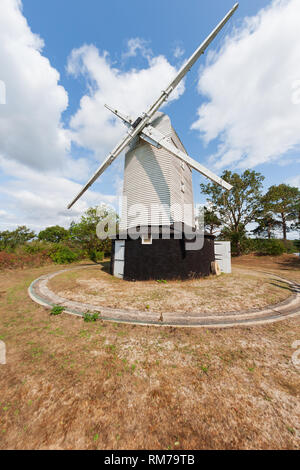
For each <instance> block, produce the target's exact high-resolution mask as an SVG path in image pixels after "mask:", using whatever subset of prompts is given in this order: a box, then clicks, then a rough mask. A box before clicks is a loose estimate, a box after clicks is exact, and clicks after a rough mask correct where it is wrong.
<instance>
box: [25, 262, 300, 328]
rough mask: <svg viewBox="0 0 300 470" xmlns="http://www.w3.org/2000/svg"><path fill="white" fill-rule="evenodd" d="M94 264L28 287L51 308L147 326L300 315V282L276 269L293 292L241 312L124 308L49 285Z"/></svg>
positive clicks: (229, 323)
mask: <svg viewBox="0 0 300 470" xmlns="http://www.w3.org/2000/svg"><path fill="white" fill-rule="evenodd" d="M89 267H92V266H79V267H76V268H68V269H63V270H60V271H57V272H55V273H50V274H46V275H44V276H41V277H39V278H38V279H35V280H34V281H33V282H32V283H31V284H30V286H29V288H28V293H29V296H30V297H31V299H32V300H33V301H34V302H36V303H38V304H39V305H42V306H43V307H45V308H47V309H52V308H53V307H54V306H55V305H60V306H62V307H64V313H67V314H70V315H75V316H79V317H83V316H84V314H85V313H87V312H99V310H100V312H99V313H100V315H101V317H100V318H101V320H103V321H108V322H114V323H128V324H135V325H143V326H162V327H185V328H233V327H237V326H238V327H241V326H244V327H249V326H256V325H264V324H268V323H275V322H278V321H283V320H286V319H290V318H295V317H297V316H300V285H299V284H297V283H296V282H294V281H290V280H288V279H285V278H282V277H280V276H278V275H276V274H274V273H266V272H264V274H269V275H272V276H273V277H275V278H276V279H278V280H281V281H284V282H286V283H287V284H288V285H289V286H290V288H291V291H292V295H291V296H290V297H289V298H288V299H286V300H285V301H283V302H280V303H279V304H277V305H272V306H268V307H265V308H263V309H261V310H258V309H253V310H248V311H241V312H227V313H224V312H222V313H220V314H215V315H211V316H207V314H205V313H203V314H201V313H193V312H190V313H188V314H180V313H173V314H172V313H171V312H168V313H164V314H162V315H161V314H159V313H157V312H149V311H146V312H145V311H138V310H120V309H113V308H108V307H102V306H95V305H91V304H87V303H80V302H74V301H71V300H68V299H65V298H62V297H59V296H58V295H56V294H55V293H54V292H53V291H51V290H50V289H49V287H48V281H49V280H50V279H53V278H54V277H55V276H58V275H59V274H62V273H64V272H67V271H74V270H77V269H87V268H89Z"/></svg>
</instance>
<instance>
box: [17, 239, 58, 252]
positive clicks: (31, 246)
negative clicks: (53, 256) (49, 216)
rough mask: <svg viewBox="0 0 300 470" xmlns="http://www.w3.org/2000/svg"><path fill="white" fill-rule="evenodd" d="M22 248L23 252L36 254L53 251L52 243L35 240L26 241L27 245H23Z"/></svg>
mask: <svg viewBox="0 0 300 470" xmlns="http://www.w3.org/2000/svg"><path fill="white" fill-rule="evenodd" d="M20 248H21V250H22V251H23V252H25V253H29V254H30V255H34V254H36V253H46V254H47V255H49V254H50V253H51V249H52V244H51V243H47V242H43V241H39V240H34V241H32V242H29V243H26V245H23V246H22V247H20Z"/></svg>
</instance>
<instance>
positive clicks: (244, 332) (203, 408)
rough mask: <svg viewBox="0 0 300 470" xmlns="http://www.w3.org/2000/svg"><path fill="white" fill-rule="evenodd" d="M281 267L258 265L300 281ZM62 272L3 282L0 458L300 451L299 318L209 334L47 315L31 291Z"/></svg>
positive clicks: (10, 276) (17, 275) (27, 273)
mask: <svg viewBox="0 0 300 470" xmlns="http://www.w3.org/2000/svg"><path fill="white" fill-rule="evenodd" d="M290 259H291V258H290ZM280 260H281V261H280ZM280 260H279V259H278V260H277V261H276V260H275V262H274V261H271V260H269V259H259V260H256V265H255V268H256V269H257V266H258V264H257V263H259V266H260V267H261V268H262V270H263V269H265V268H266V267H267V269H268V270H272V271H274V272H275V271H276V272H277V273H280V272H281V273H282V275H285V276H286V277H288V276H289V275H290V276H291V278H293V277H296V276H297V278H299V274H300V272H299V268H297V267H293V268H292V269H295V271H292V270H291V271H290V270H289V269H288V270H286V265H285V266H280V264H279V262H283V258H281V259H280ZM251 263H252V260H249V259H246V260H244V261H243V260H239V261H238V264H239V265H240V267H244V268H245V267H247V268H248V269H251V268H250V267H249V266H250V265H251ZM56 269H57V267H47V268H43V269H41V268H39V269H31V270H24V271H15V272H14V273H12V272H10V273H6V274H4V273H1V274H0V286H1V287H0V303H1V305H0V337H1V339H3V340H4V341H5V342H6V345H7V360H8V362H7V365H5V366H1V365H0V384H1V398H0V402H1V404H0V448H1V449H30V448H34V449H219V448H224V449H249V448H251V449H271V448H275V449H299V448H300V444H299V437H300V424H299V417H300V408H299V372H300V370H299V369H297V368H296V367H295V366H294V365H293V364H292V362H291V356H292V354H293V352H294V350H293V349H292V344H293V342H294V341H296V340H300V321H299V319H294V320H291V321H287V322H282V323H277V324H274V325H268V326H264V327H253V328H244V329H242V328H236V329H231V330H209V331H206V330H204V329H191V330H189V329H174V328H154V327H153V328H152V327H138V326H130V325H117V324H110V323H101V322H97V323H94V324H88V323H84V322H83V320H82V319H79V318H74V317H71V316H67V315H61V316H59V317H50V316H49V311H46V310H45V309H43V308H42V307H40V306H38V305H36V304H34V303H32V302H31V300H30V299H29V298H28V296H27V292H26V289H27V286H28V285H29V283H30V281H32V280H33V279H35V278H36V277H38V276H39V275H41V274H42V273H43V272H46V271H47V272H50V271H51V270H52V271H55V270H56ZM175 443H179V445H178V444H177V446H176V445H175Z"/></svg>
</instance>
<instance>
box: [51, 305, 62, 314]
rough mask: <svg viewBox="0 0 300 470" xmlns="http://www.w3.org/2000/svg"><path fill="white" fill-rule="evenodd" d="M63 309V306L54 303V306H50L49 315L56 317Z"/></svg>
mask: <svg viewBox="0 0 300 470" xmlns="http://www.w3.org/2000/svg"><path fill="white" fill-rule="evenodd" d="M64 310H65V307H61V306H60V305H54V307H53V308H52V310H51V312H50V315H53V316H55V317H56V316H57V315H61V314H62V313H63V311H64Z"/></svg>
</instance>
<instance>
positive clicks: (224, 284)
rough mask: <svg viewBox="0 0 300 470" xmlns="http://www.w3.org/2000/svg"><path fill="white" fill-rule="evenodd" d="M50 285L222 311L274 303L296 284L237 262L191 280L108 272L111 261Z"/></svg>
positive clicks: (116, 303)
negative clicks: (133, 278)
mask: <svg viewBox="0 0 300 470" xmlns="http://www.w3.org/2000/svg"><path fill="white" fill-rule="evenodd" d="M49 287H50V289H51V290H53V291H54V292H55V293H56V294H58V295H59V296H60V297H63V298H66V299H69V300H73V301H76V302H83V303H89V304H91V305H102V306H103V307H110V308H118V309H128V310H130V309H133V310H142V311H147V310H149V311H152V312H159V313H164V312H176V313H177V312H178V313H189V312H193V313H199V314H200V313H205V314H216V313H222V312H235V311H241V310H249V309H254V308H258V309H259V308H262V307H265V306H267V305H272V304H273V305H274V304H276V303H278V302H281V301H282V300H285V299H286V298H287V297H289V296H290V295H291V288H290V286H289V285H288V284H287V283H285V282H283V281H278V280H277V279H276V278H273V277H270V276H269V275H268V274H265V273H261V272H259V273H257V272H255V271H253V269H252V271H249V270H248V271H247V270H244V269H241V267H234V268H233V274H231V275H222V276H220V277H218V278H217V277H215V276H211V277H209V278H204V279H194V280H189V281H184V282H183V281H168V282H166V281H164V280H160V279H159V280H157V281H147V282H126V281H123V280H119V279H116V278H114V277H113V276H111V275H110V274H108V273H107V264H106V263H103V264H102V265H100V266H96V267H94V268H89V269H81V270H80V269H79V270H76V271H73V272H67V273H63V274H60V275H58V276H57V277H55V278H53V279H52V280H51V281H50V282H49Z"/></svg>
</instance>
